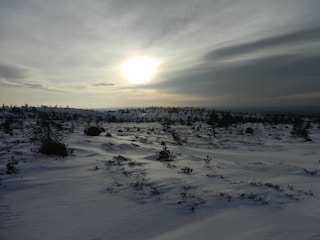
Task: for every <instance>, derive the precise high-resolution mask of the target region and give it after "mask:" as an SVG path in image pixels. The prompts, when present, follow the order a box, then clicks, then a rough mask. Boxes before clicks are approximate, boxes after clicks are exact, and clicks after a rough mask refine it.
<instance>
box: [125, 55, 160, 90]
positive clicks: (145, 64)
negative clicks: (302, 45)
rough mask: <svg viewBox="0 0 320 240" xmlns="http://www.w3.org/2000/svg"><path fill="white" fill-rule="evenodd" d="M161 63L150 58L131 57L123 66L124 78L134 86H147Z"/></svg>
mask: <svg viewBox="0 0 320 240" xmlns="http://www.w3.org/2000/svg"><path fill="white" fill-rule="evenodd" d="M158 66H159V61H158V60H157V59H154V58H150V57H145V56H142V57H131V58H129V59H127V60H126V61H125V62H124V63H123V64H122V65H121V71H122V74H123V76H124V77H125V78H126V79H128V80H129V81H130V82H131V83H134V84H146V83H147V82H149V81H150V80H151V79H152V78H153V77H154V76H155V75H156V73H157V69H158Z"/></svg>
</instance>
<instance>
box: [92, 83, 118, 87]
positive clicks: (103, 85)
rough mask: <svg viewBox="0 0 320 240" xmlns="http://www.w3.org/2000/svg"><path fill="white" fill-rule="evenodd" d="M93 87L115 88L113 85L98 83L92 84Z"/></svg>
mask: <svg viewBox="0 0 320 240" xmlns="http://www.w3.org/2000/svg"><path fill="white" fill-rule="evenodd" d="M92 86H94V87H107V86H114V84H113V83H103V82H102V83H96V84H92Z"/></svg>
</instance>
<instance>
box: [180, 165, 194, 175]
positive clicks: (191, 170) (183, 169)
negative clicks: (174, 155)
mask: <svg viewBox="0 0 320 240" xmlns="http://www.w3.org/2000/svg"><path fill="white" fill-rule="evenodd" d="M181 171H182V172H183V173H185V174H191V173H192V172H193V169H192V168H190V167H183V168H181Z"/></svg>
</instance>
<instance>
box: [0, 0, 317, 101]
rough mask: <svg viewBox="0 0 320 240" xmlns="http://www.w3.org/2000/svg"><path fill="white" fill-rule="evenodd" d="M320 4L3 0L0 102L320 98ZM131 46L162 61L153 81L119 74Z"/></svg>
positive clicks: (290, 0) (287, 0)
mask: <svg viewBox="0 0 320 240" xmlns="http://www.w3.org/2000/svg"><path fill="white" fill-rule="evenodd" d="M319 12H320V1H318V0H305V1H300V0H277V1H276V0H269V1H262V0H238V1H236V0H217V1H213V0H198V1H195V0H184V1H182V0H170V1H169V0H162V1H159V0H130V1H129V0H123V1H119V0H91V1H89V0H78V1H75V0H63V1H62V0H57V1H49V0H0V55H1V59H0V86H1V88H0V103H5V104H24V103H29V104H31V105H41V104H51V105H56V104H58V105H69V106H74V107H120V106H124V107H125V106H129V107H130V106H148V105H150V103H152V105H167V106H173V105H174V106H186V105H193V106H213V107H224V106H233V107H237V106H239V107H240V106H241V107H243V106H295V105H296V106H304V105H313V106H316V105H317V103H318V102H319V101H320V70H319V66H320V41H319V39H320V14H319ZM133 54H141V55H148V56H151V57H154V58H158V59H159V60H160V61H161V65H160V69H159V72H158V74H157V75H156V77H155V78H154V79H153V80H152V81H150V82H149V83H148V84H146V85H139V86H132V85H130V84H128V82H127V81H126V80H125V79H124V78H123V77H122V76H121V73H120V69H119V66H120V64H121V63H122V62H123V61H124V60H126V58H128V57H130V56H132V55H133ZM16 92H19V93H23V94H13V93H16ZM10 93H12V94H10ZM35 93H36V94H35ZM155 96H157V97H155ZM151 99H152V101H151ZM40 101H42V102H40Z"/></svg>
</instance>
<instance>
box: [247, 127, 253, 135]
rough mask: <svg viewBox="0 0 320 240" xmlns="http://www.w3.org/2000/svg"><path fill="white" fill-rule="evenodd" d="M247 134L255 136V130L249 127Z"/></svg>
mask: <svg viewBox="0 0 320 240" xmlns="http://www.w3.org/2000/svg"><path fill="white" fill-rule="evenodd" d="M246 133H247V134H254V130H253V128H251V127H248V128H247V129H246Z"/></svg>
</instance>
